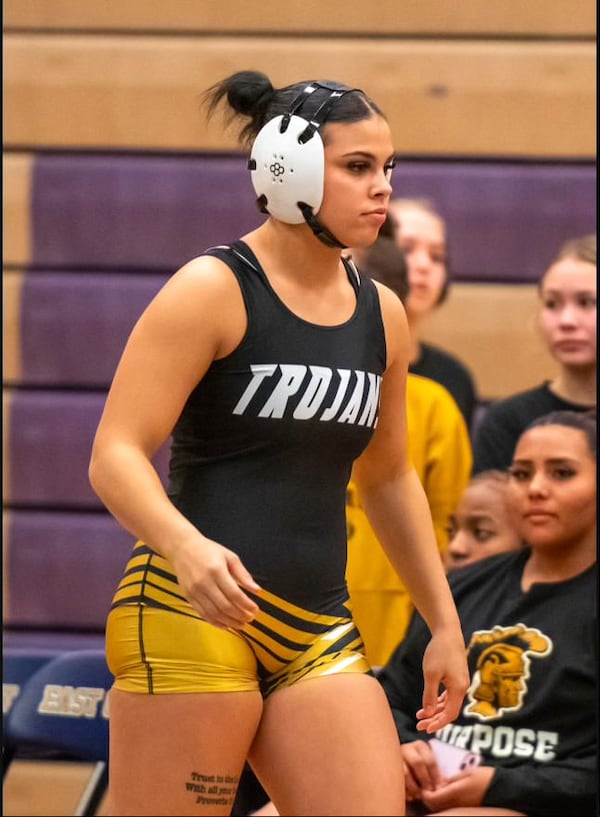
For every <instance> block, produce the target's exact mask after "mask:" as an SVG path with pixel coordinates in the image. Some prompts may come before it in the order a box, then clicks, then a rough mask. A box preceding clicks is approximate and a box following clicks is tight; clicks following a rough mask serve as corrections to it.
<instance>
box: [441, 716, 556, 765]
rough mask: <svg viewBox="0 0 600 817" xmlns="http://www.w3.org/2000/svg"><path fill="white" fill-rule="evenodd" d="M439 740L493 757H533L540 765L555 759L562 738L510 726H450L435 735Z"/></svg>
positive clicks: (535, 730) (552, 733) (552, 734)
mask: <svg viewBox="0 0 600 817" xmlns="http://www.w3.org/2000/svg"><path fill="white" fill-rule="evenodd" d="M436 737H438V738H440V739H441V740H444V741H446V743H451V744H452V745H453V746H460V747H461V748H462V749H468V750H469V751H471V752H477V753H485V754H487V755H490V756H492V757H498V758H500V757H511V756H514V757H518V758H525V757H526V758H531V759H532V760H536V761H538V762H540V763H545V762H548V761H550V760H553V759H554V758H555V757H556V747H557V746H558V742H559V735H558V733H556V732H548V731H546V730H544V729H525V728H522V729H512V728H511V727H510V726H490V725H489V724H482V723H478V724H474V725H473V726H460V725H458V724H449V725H448V726H446V727H445V728H444V729H441V730H439V731H438V732H436Z"/></svg>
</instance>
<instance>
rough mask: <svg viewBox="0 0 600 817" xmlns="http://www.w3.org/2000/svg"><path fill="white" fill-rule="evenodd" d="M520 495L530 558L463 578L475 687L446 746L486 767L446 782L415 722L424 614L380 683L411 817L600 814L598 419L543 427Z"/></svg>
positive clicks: (514, 495)
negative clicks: (399, 753)
mask: <svg viewBox="0 0 600 817" xmlns="http://www.w3.org/2000/svg"><path fill="white" fill-rule="evenodd" d="M509 487H510V493H511V501H512V503H513V508H514V510H515V512H516V517H515V524H516V525H517V527H518V529H519V531H520V534H521V536H522V538H523V540H524V542H525V543H526V544H525V546H524V548H523V549H522V550H518V551H515V552H509V553H503V554H498V555H496V556H491V557H489V558H487V559H484V560H482V561H479V562H477V563H475V564H473V565H470V566H467V567H464V568H461V569H460V570H455V571H453V572H452V573H451V574H450V583H451V587H452V592H453V595H454V599H455V601H456V605H457V609H458V611H459V615H460V618H461V623H462V627H463V632H464V637H465V642H466V648H467V656H468V661H469V668H470V672H471V685H470V688H469V691H468V693H467V695H466V697H465V700H464V704H463V707H462V711H461V714H460V716H459V717H458V718H457V719H456V720H455V721H454V723H452V724H449V725H448V726H446V727H444V728H443V729H441V730H439V731H438V732H437V733H436V735H435V737H436V738H438V739H439V740H441V741H442V742H445V743H446V744H451V745H452V746H454V747H460V748H462V749H463V750H467V751H468V752H470V753H474V754H476V755H478V756H479V759H480V764H479V765H478V766H475V767H474V768H469V769H468V770H466V771H464V772H461V773H460V774H459V775H458V776H456V777H452V778H450V779H445V778H444V775H443V773H442V770H441V769H440V766H439V764H438V762H437V761H436V756H435V754H434V751H433V750H432V744H430V743H429V740H430V738H431V737H433V736H432V735H424V734H423V733H422V732H421V731H420V729H419V726H418V724H417V722H416V720H415V716H414V711H415V708H416V706H417V705H418V702H419V700H420V696H421V694H422V684H421V681H420V667H421V661H422V658H423V650H424V647H425V645H426V641H425V638H426V629H425V628H424V626H423V621H422V619H421V618H420V617H419V615H418V614H417V613H415V615H414V617H413V619H412V621H411V625H410V627H409V631H408V633H407V636H406V638H405V639H404V641H403V642H402V643H401V644H400V645H399V647H398V649H397V650H396V652H395V653H394V654H393V656H392V658H391V659H390V661H389V663H388V664H387V665H386V667H385V668H384V669H383V670H382V671H381V673H380V675H379V680H380V683H381V684H382V686H383V688H384V690H385V692H386V695H387V696H388V700H389V702H390V705H391V707H392V710H393V714H394V719H395V722H396V726H397V729H398V732H399V735H400V739H401V743H402V753H403V760H404V764H405V773H406V783H407V799H408V800H409V801H410V802H409V807H410V811H409V813H413V814H460V815H469V814H471V815H485V814H492V813H494V814H498V813H503V814H526V815H536V816H537V817H552V816H553V815H596V814H598V811H597V808H598V804H597V796H598V766H597V628H596V616H597V600H596V588H597V573H596V420H595V413H591V412H590V413H587V414H586V413H578V412H570V411H565V412H552V413H550V414H547V415H544V416H543V417H540V418H537V419H536V420H534V421H533V422H532V423H531V424H530V425H529V426H528V428H527V429H526V430H525V431H524V432H523V434H522V435H521V436H520V438H519V440H518V443H517V447H516V450H515V453H514V456H513V460H512V464H511V467H510V486H509ZM490 809H502V811H501V812H498V811H490Z"/></svg>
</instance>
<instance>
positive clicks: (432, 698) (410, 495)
mask: <svg viewBox="0 0 600 817" xmlns="http://www.w3.org/2000/svg"><path fill="white" fill-rule="evenodd" d="M377 288H378V290H379V292H380V301H381V305H382V314H383V318H384V325H385V333H386V348H387V368H386V372H385V375H384V377H383V383H382V387H381V403H380V411H379V418H378V422H377V428H376V430H375V433H374V435H373V437H372V439H371V442H370V444H369V446H368V447H367V449H366V450H365V451H364V452H363V454H362V455H361V457H360V458H359V459H358V460H357V461H356V462H355V466H354V469H353V478H354V480H355V481H356V484H357V487H358V490H359V494H360V498H361V502H362V504H363V507H364V508H365V511H366V513H367V515H368V517H369V521H370V523H371V525H372V526H373V529H374V531H375V533H376V534H377V537H378V539H379V541H380V542H381V544H382V546H383V547H384V549H385V551H386V553H387V555H388V557H389V559H390V561H391V562H392V564H393V565H394V567H395V569H396V570H397V571H398V573H399V574H400V575H401V577H402V579H403V580H404V582H405V584H406V586H407V588H408V591H409V593H410V595H411V597H412V600H413V602H414V604H415V606H416V607H417V609H418V610H419V612H420V613H421V615H422V616H423V618H424V619H425V621H426V623H427V626H428V627H429V630H430V632H431V634H432V640H431V641H430V642H429V645H428V647H427V649H426V651H425V656H424V659H423V670H424V691H423V710H421V711H420V712H419V713H417V717H418V718H419V720H420V723H419V727H418V728H419V729H420V730H426V731H428V732H433V731H435V730H437V729H440V728H441V727H442V726H444V725H445V724H447V723H449V722H450V721H452V720H454V719H455V718H456V717H457V715H458V713H459V710H460V706H461V704H462V702H463V698H464V695H465V693H466V690H467V687H468V682H469V676H468V669H467V664H466V657H465V645H464V640H463V636H462V631H461V628H460V622H459V619H458V614H457V612H456V607H455V605H454V601H453V599H452V594H451V592H450V588H449V586H448V582H447V579H446V574H445V571H444V567H443V565H442V561H441V558H440V554H439V551H438V548H437V543H436V539H435V534H434V529H433V523H432V520H431V512H430V509H429V506H428V503H427V498H426V495H425V492H424V490H423V487H422V485H421V483H420V482H419V479H418V477H417V474H416V472H415V470H414V469H413V467H412V465H411V463H410V460H409V454H408V444H407V430H406V374H407V370H408V348H409V343H408V325H407V321H406V315H405V313H404V308H403V306H402V304H401V303H400V300H399V299H398V298H397V297H396V296H395V295H394V294H393V293H392V292H391V291H390V290H388V289H387V288H386V287H384V286H382V285H381V284H377ZM440 684H442V685H443V687H444V688H445V693H444V694H443V695H442V696H441V698H438V695H439V687H440Z"/></svg>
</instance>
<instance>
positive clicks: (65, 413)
mask: <svg viewBox="0 0 600 817" xmlns="http://www.w3.org/2000/svg"><path fill="white" fill-rule="evenodd" d="M104 401H105V394H104V393H103V392H97V393H95V392H85V391H83V392H78V391H73V392H71V391H46V390H36V389H31V390H29V389H16V390H14V391H12V392H10V400H9V404H8V405H9V409H8V424H7V426H8V454H7V461H8V474H7V477H6V487H5V494H6V495H7V497H8V501H9V503H10V504H11V505H12V506H33V507H57V508H73V509H83V508H90V509H97V508H100V507H101V503H100V500H99V499H98V497H97V496H96V495H95V493H94V492H93V491H92V488H91V486H90V484H89V480H88V464H89V459H90V454H91V449H92V442H93V438H94V434H95V431H96V427H97V425H98V421H99V419H100V415H101V413H102V408H103V405H104ZM155 464H156V467H157V470H158V471H159V473H160V475H161V477H162V478H163V480H165V481H166V475H167V466H168V445H167V444H166V445H165V446H163V447H162V448H161V449H160V450H159V452H158V453H157V455H156V458H155Z"/></svg>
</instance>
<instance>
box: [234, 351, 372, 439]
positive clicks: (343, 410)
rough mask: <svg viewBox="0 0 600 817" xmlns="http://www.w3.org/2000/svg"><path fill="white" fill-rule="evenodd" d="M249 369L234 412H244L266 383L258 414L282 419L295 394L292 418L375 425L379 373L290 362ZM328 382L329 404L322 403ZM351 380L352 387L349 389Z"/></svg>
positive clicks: (258, 365) (260, 365)
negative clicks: (332, 391)
mask: <svg viewBox="0 0 600 817" xmlns="http://www.w3.org/2000/svg"><path fill="white" fill-rule="evenodd" d="M250 369H251V371H252V378H251V380H250V382H249V383H248V385H247V387H246V389H245V390H244V393H243V394H242V396H241V397H240V399H239V400H238V402H237V404H236V406H235V408H234V409H233V413H234V414H238V415H241V414H244V413H245V412H246V411H247V410H248V407H249V405H250V403H251V401H252V398H253V397H254V396H255V395H256V393H257V392H258V389H259V388H260V386H261V385H262V384H263V383H268V385H269V386H270V388H271V392H270V395H269V396H268V397H267V399H266V400H265V401H264V403H263V405H262V407H260V408H259V410H258V411H257V416H258V417H268V418H274V419H280V418H282V417H283V416H284V415H285V412H286V409H287V407H288V401H289V400H290V398H291V397H293V396H294V395H299V400H298V402H297V404H296V408H295V409H294V410H293V412H292V415H291V416H292V417H293V418H294V419H295V420H310V419H312V418H318V419H319V420H320V421H322V422H329V421H330V420H334V419H336V418H337V422H338V423H349V424H352V425H359V426H367V427H369V428H370V427H374V426H376V425H377V409H378V406H379V392H380V388H381V376H380V375H377V374H373V373H372V372H363V371H360V370H359V369H354V370H352V369H335V370H334V369H330V368H329V367H328V366H303V365H299V364H294V363H280V364H276V363H269V364H254V365H252V366H251V367H250ZM278 371H279V373H280V376H279V377H278V378H277V379H276V380H274V381H273V382H272V383H270V382H269V378H272V377H273V376H274V375H276V373H277V372H278ZM307 375H308V376H307ZM332 382H333V383H334V386H335V388H336V392H335V395H334V398H333V400H332V402H331V404H330V405H329V406H323V403H324V401H325V397H326V395H327V392H328V391H329V387H330V385H331V383H332ZM352 382H354V388H353V389H352V390H351V391H350V389H349V386H350V384H351V383H352ZM361 407H362V412H361ZM319 412H320V415H319Z"/></svg>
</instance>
